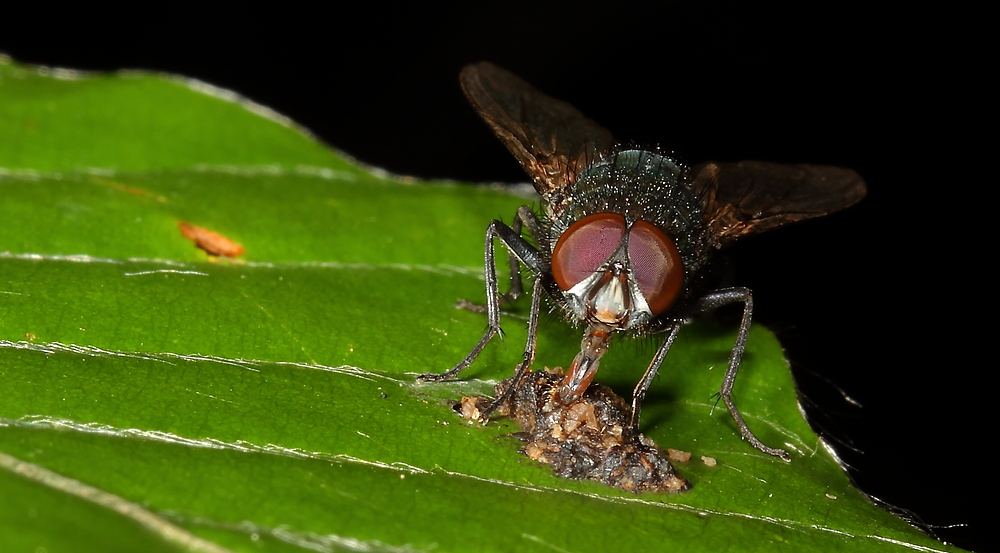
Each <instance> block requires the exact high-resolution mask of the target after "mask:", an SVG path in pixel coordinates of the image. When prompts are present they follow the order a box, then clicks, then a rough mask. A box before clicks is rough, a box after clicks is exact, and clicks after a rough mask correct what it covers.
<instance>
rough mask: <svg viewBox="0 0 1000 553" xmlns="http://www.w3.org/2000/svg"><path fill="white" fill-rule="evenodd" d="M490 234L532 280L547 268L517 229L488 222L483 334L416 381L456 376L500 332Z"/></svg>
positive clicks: (498, 222)
mask: <svg viewBox="0 0 1000 553" xmlns="http://www.w3.org/2000/svg"><path fill="white" fill-rule="evenodd" d="M494 238H499V239H500V241H501V242H503V244H504V246H506V247H507V249H508V250H509V251H510V252H511V254H513V255H515V256H517V259H519V260H520V261H521V263H524V265H525V266H526V267H527V268H528V269H529V270H530V271H531V272H533V273H534V274H535V275H536V277H537V278H536V279H535V281H536V283H537V282H539V281H541V280H542V279H541V275H542V274H543V273H544V272H545V271H547V270H548V263H547V262H546V261H545V260H544V259H543V258H542V256H541V254H540V253H539V252H538V250H536V249H535V248H534V247H533V246H532V245H531V244H529V243H528V242H526V241H525V240H524V238H521V235H520V233H518V232H514V230H513V229H511V228H510V227H508V226H507V225H505V224H503V223H501V222H500V221H496V220H494V221H493V222H491V223H490V226H489V227H487V229H486V248H485V253H484V258H485V263H484V265H485V275H486V320H487V327H486V331H485V332H484V333H483V337H482V338H480V339H479V343H477V344H476V346H475V347H473V348H472V351H470V352H469V354H468V355H466V356H465V358H464V359H462V361H460V362H459V363H458V364H457V365H455V366H454V367H452V368H451V369H450V370H448V371H445V372H443V373H440V374H437V373H426V374H422V375H420V376H419V377H418V378H417V381H418V382H427V381H440V380H446V379H449V378H452V377H454V376H456V375H457V374H458V373H460V372H462V371H464V370H465V369H466V368H468V367H469V365H471V364H472V363H473V361H475V360H476V357H478V356H479V353H480V352H482V351H483V348H485V347H486V344H487V343H489V341H490V340H491V339H492V338H493V337H494V336H496V335H497V333H499V332H500V292H499V286H498V284H497V269H496V252H495V248H494V245H493V239H494ZM535 287H536V288H538V284H536V285H535ZM535 296H536V297H537V296H538V293H536V294H535ZM532 312H537V309H535V308H534V303H533V309H532ZM536 317H537V314H536ZM536 324H537V322H536ZM530 326H531V325H530V324H529V327H530ZM532 342H533V338H532V337H531V336H529V343H532ZM531 350H532V352H531V355H532V357H533V356H534V346H532V348H531Z"/></svg>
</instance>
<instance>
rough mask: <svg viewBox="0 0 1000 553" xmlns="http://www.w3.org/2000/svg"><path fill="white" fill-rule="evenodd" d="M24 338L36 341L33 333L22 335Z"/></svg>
mask: <svg viewBox="0 0 1000 553" xmlns="http://www.w3.org/2000/svg"><path fill="white" fill-rule="evenodd" d="M24 337H25V338H27V339H28V340H37V339H38V336H36V335H35V333H34V332H25V333H24Z"/></svg>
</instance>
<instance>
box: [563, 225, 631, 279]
mask: <svg viewBox="0 0 1000 553" xmlns="http://www.w3.org/2000/svg"><path fill="white" fill-rule="evenodd" d="M624 232H625V218H624V217H622V216H621V215H616V214H614V213H597V214H595V215H588V216H587V217H584V218H583V219H580V220H579V221H577V222H575V223H573V224H572V225H571V226H570V227H569V229H568V230H567V231H566V232H564V233H563V235H562V236H560V237H559V241H558V242H556V248H555V250H553V252H552V276H553V277H555V279H556V284H558V285H559V288H561V289H562V290H569V289H570V288H572V287H574V286H576V285H577V284H578V283H579V282H580V281H581V280H584V279H585V278H587V277H589V276H590V275H591V274H593V273H594V271H596V270H597V268H598V267H600V266H601V264H602V263H604V262H605V261H607V260H608V258H609V257H611V254H613V253H615V249H616V248H618V244H619V243H621V241H622V233H624Z"/></svg>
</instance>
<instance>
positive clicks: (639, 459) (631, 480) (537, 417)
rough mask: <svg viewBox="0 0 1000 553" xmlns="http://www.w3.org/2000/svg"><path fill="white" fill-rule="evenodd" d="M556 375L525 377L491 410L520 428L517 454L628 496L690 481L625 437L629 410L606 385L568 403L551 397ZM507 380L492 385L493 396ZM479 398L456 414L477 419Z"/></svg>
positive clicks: (639, 440)
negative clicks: (505, 398) (607, 486)
mask: <svg viewBox="0 0 1000 553" xmlns="http://www.w3.org/2000/svg"><path fill="white" fill-rule="evenodd" d="M562 378H563V375H562V374H561V371H547V370H546V371H535V372H531V373H528V374H526V375H525V376H524V377H523V378H522V381H521V383H520V384H518V387H517V388H516V389H515V390H514V393H513V395H512V396H511V398H510V400H509V401H507V402H505V403H504V405H503V406H501V407H500V408H499V409H498V410H497V414H498V415H501V416H508V417H510V418H511V419H513V420H514V421H515V422H517V424H518V425H519V426H520V428H521V432H519V433H517V434H515V436H516V437H517V438H519V439H521V440H522V441H523V442H524V443H525V445H524V447H523V448H522V449H521V452H522V453H524V454H525V455H527V456H528V457H530V458H531V459H534V460H536V461H539V462H542V463H545V464H546V465H549V466H551V467H552V469H553V470H554V471H555V473H556V474H557V475H559V476H562V477H564V478H574V479H581V480H582V479H591V480H597V481H598V482H603V483H605V484H607V485H609V486H613V487H615V488H619V489H622V490H627V491H630V492H635V493H639V492H684V491H687V490H689V489H691V483H690V482H689V481H688V480H686V479H684V478H680V477H679V476H677V474H676V472H675V471H674V467H673V466H672V465H671V464H670V461H669V460H668V455H667V454H666V453H664V452H662V451H660V450H659V449H658V448H657V447H656V444H654V443H653V441H652V440H650V439H648V438H646V437H645V436H643V435H641V434H640V435H638V436H636V437H634V438H633V439H628V438H627V437H626V435H625V434H626V433H625V432H624V429H625V428H626V427H627V425H628V421H629V416H630V408H629V406H628V404H627V403H626V402H625V400H623V399H622V398H621V397H619V396H617V395H615V393H614V392H613V391H612V390H611V389H610V388H608V387H607V386H604V385H601V384H597V383H594V384H591V386H590V387H589V388H588V389H587V391H586V393H584V395H583V397H581V398H580V399H579V400H577V401H574V402H572V403H569V404H564V403H562V402H560V401H559V399H558V394H556V393H554V392H555V390H556V389H557V387H558V385H559V382H560V381H561V380H562ZM513 380H514V379H513V377H511V378H507V379H505V380H503V381H501V382H500V383H499V384H497V386H496V393H497V397H500V395H501V394H503V393H504V392H506V391H507V389H508V388H509V387H510V386H511V383H512V381H513ZM489 402H490V400H489V399H488V398H484V397H465V398H462V403H461V404H460V405H459V406H456V409H458V408H460V409H461V413H462V416H464V417H466V418H470V419H478V418H479V413H480V409H483V408H485V407H486V406H487V405H489Z"/></svg>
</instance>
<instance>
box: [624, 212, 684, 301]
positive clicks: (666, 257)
mask: <svg viewBox="0 0 1000 553" xmlns="http://www.w3.org/2000/svg"><path fill="white" fill-rule="evenodd" d="M628 258H629V262H630V263H631V264H632V273H633V274H635V278H636V280H638V281H639V282H638V284H639V290H641V291H642V295H643V297H645V298H646V303H647V304H649V309H650V311H652V312H653V313H662V312H664V311H666V310H667V308H668V307H670V306H671V305H673V303H674V301H675V300H676V299H677V296H679V295H680V293H681V287H682V286H683V285H684V267H683V265H681V254H680V253H678V252H677V246H675V245H674V241H673V240H671V239H670V237H669V236H667V235H666V234H664V233H663V231H662V230H660V229H659V228H658V227H656V226H654V225H651V224H649V223H647V222H645V221H636V223H635V224H634V225H632V230H631V231H630V232H629V236H628Z"/></svg>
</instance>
